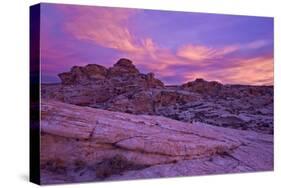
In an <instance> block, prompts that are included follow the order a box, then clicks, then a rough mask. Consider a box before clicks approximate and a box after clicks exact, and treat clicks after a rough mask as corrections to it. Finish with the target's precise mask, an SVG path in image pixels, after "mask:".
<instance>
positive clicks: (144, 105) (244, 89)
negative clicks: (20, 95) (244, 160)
mask: <svg viewBox="0 0 281 188" xmlns="http://www.w3.org/2000/svg"><path fill="white" fill-rule="evenodd" d="M156 76H157V75H156ZM59 77H60V79H61V83H58V84H42V87H41V96H42V98H44V99H54V100H59V101H62V102H65V103H69V104H75V105H79V106H89V107H92V108H99V109H104V110H110V111H117V112H125V113H129V114H145V115H159V116H165V117H168V118H171V119H175V120H180V121H184V122H201V123H206V124H210V125H214V126H219V127H228V128H233V129H240V130H251V131H256V132H259V133H266V134H273V86H249V85H223V84H221V83H219V82H216V81H206V80H204V79H200V78H198V79H195V80H194V81H191V82H187V83H184V84H182V85H174V86H167V85H164V84H163V83H162V82H161V81H160V80H158V79H156V78H155V76H154V74H153V73H148V74H142V73H140V72H139V70H138V69H137V68H136V67H135V66H134V64H133V62H132V61H130V60H128V59H124V58H122V59H120V60H119V61H118V62H117V63H115V64H114V65H113V66H112V67H110V68H105V67H103V66H101V65H97V64H89V65H86V66H84V67H79V66H74V67H72V68H71V70H70V72H65V73H61V74H59Z"/></svg>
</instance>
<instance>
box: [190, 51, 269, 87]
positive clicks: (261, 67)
mask: <svg viewBox="0 0 281 188" xmlns="http://www.w3.org/2000/svg"><path fill="white" fill-rule="evenodd" d="M273 72H274V66H273V57H271V56H260V57H254V58H249V59H240V60H238V61H237V62H235V63H233V66H230V67H227V68H224V69H219V68H218V69H217V70H213V71H204V70H202V72H201V71H200V74H201V76H202V77H203V78H205V79H207V80H217V81H221V82H224V83H235V84H251V85H273ZM187 77H188V78H189V76H187ZM222 80H223V81H222Z"/></svg>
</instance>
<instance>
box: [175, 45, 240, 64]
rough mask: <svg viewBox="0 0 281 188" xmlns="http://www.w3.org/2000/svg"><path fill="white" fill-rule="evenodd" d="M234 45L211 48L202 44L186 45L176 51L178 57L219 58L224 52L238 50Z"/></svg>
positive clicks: (196, 58)
mask: <svg viewBox="0 0 281 188" xmlns="http://www.w3.org/2000/svg"><path fill="white" fill-rule="evenodd" d="M238 49H239V47H238V46H236V45H233V46H226V47H224V48H219V49H216V48H211V47H207V46H203V45H186V46H183V47H181V48H179V50H178V51H177V55H178V56H179V57H183V58H187V59H189V60H193V61H203V60H206V59H213V58H219V57H222V56H224V55H226V54H229V53H232V52H234V51H236V50H238Z"/></svg>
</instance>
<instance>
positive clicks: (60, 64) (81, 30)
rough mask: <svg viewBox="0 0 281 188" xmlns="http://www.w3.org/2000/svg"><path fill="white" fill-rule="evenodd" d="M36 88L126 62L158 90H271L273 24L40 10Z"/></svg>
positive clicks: (151, 13) (85, 9)
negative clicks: (210, 84) (199, 84)
mask: <svg viewBox="0 0 281 188" xmlns="http://www.w3.org/2000/svg"><path fill="white" fill-rule="evenodd" d="M40 32H41V75H42V82H44V83H52V82H59V78H58V76H57V74H58V73H61V72H65V71H69V70H70V68H71V67H72V66H74V65H80V66H84V65H87V64H101V65H104V66H105V67H110V66H112V65H113V64H114V63H116V62H117V60H118V59H120V58H122V57H125V58H128V59H131V60H132V61H133V62H134V64H135V65H136V67H137V68H138V69H139V70H140V71H141V72H143V73H148V72H154V73H155V77H156V78H159V79H160V80H162V81H163V82H164V83H165V84H182V83H184V82H187V81H192V80H194V79H195V78H204V79H206V80H216V81H220V82H222V83H229V84H252V85H264V84H265V85H272V84H273V18H268V17H253V16H251V17H250V16H231V15H219V14H202V13H187V12H174V11H173V12H171V11H156V10H143V9H123V8H122V9H121V8H104V7H94V6H77V5H75V6H72V5H59V4H41V31H40Z"/></svg>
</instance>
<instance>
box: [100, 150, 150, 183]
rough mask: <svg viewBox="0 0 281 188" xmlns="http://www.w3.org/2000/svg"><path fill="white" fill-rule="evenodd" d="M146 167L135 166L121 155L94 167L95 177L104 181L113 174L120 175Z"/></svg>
mask: <svg viewBox="0 0 281 188" xmlns="http://www.w3.org/2000/svg"><path fill="white" fill-rule="evenodd" d="M146 167H147V166H146V165H142V164H136V163H133V162H131V161H128V160H127V159H126V158H125V157H123V156H122V155H115V156H114V157H112V158H108V159H104V160H103V161H101V162H100V163H98V164H97V165H96V168H95V170H96V177H97V178H101V179H104V178H106V177H109V176H111V175H113V174H121V173H122V172H124V171H127V170H139V169H143V168H146Z"/></svg>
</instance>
